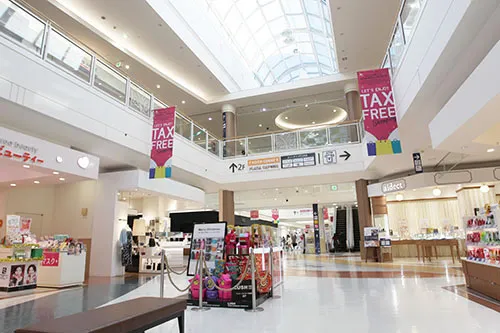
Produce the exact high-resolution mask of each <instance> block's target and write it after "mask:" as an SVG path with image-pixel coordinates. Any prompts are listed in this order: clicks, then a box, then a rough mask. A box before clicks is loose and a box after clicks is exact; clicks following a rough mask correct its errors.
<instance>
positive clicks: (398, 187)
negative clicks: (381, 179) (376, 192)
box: [382, 179, 406, 193]
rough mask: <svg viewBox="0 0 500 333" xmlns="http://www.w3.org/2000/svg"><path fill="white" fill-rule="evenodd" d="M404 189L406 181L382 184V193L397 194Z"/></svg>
mask: <svg viewBox="0 0 500 333" xmlns="http://www.w3.org/2000/svg"><path fill="white" fill-rule="evenodd" d="M404 189H406V181H405V180H404V179H399V180H393V181H390V182H386V183H382V193H392V192H399V191H403V190H404Z"/></svg>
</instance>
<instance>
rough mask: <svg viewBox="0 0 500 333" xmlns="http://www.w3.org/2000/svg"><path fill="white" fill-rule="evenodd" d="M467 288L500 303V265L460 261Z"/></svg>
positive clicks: (466, 260) (468, 260)
mask: <svg viewBox="0 0 500 333" xmlns="http://www.w3.org/2000/svg"><path fill="white" fill-rule="evenodd" d="M462 267H463V271H464V275H465V281H466V284H467V287H469V288H471V289H473V290H475V291H477V292H479V293H481V294H483V295H486V296H489V297H492V298H494V299H496V300H497V301H500V265H497V264H491V263H487V262H477V261H475V260H470V259H462Z"/></svg>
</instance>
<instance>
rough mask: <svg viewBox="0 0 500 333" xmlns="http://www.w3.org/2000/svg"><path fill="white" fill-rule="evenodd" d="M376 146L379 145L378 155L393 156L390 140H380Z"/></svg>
mask: <svg viewBox="0 0 500 333" xmlns="http://www.w3.org/2000/svg"><path fill="white" fill-rule="evenodd" d="M376 145H377V155H391V154H392V143H391V141H390V140H378V141H377V143H376Z"/></svg>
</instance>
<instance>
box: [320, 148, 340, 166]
mask: <svg viewBox="0 0 500 333" xmlns="http://www.w3.org/2000/svg"><path fill="white" fill-rule="evenodd" d="M323 164H325V165H328V164H337V152H336V151H335V150H329V151H324V152H323Z"/></svg>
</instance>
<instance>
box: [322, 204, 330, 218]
mask: <svg viewBox="0 0 500 333" xmlns="http://www.w3.org/2000/svg"><path fill="white" fill-rule="evenodd" d="M328 219H329V215H328V208H327V207H323V220H324V221H328Z"/></svg>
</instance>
